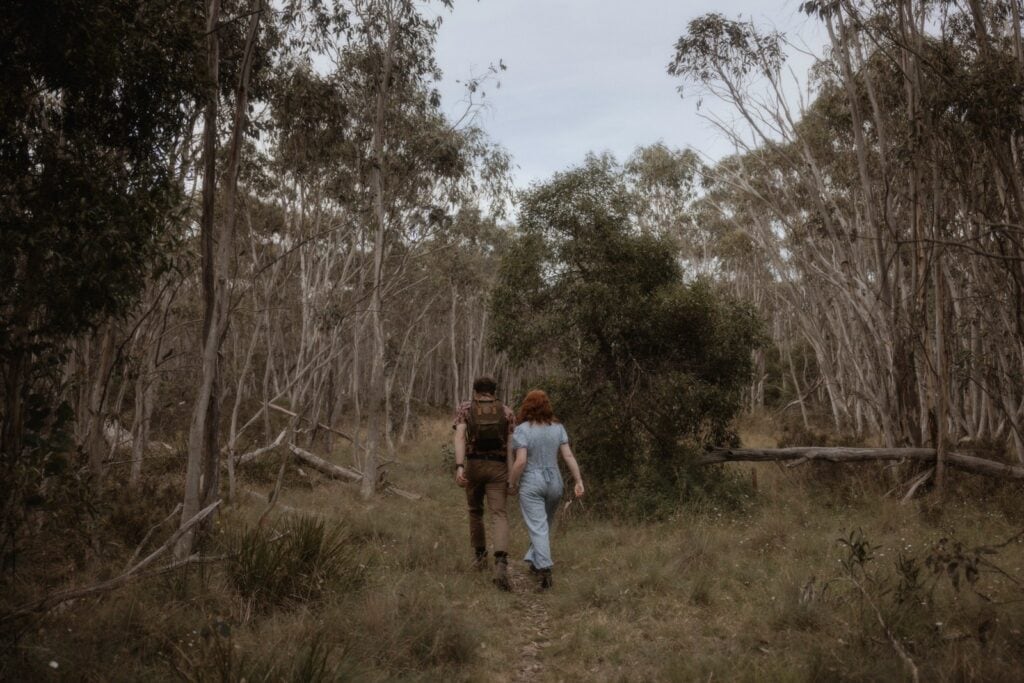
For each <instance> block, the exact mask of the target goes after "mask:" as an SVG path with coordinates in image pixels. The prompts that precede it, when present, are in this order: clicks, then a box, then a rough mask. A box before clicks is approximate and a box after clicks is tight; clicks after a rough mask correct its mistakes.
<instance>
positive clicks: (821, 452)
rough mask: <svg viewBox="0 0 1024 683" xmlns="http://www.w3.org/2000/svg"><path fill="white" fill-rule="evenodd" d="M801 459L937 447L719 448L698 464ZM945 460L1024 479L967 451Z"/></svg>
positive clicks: (930, 456)
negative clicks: (966, 453)
mask: <svg viewBox="0 0 1024 683" xmlns="http://www.w3.org/2000/svg"><path fill="white" fill-rule="evenodd" d="M779 460H798V461H801V462H810V461H812V460H824V461H827V462H834V463H849V462H870V461H877V460H920V461H923V462H934V461H935V449H934V448H843V447H828V448H825V447H819V446H804V447H799V448H716V449H713V450H712V451H710V452H709V453H707V454H705V455H704V456H702V457H700V458H697V464H698V465H714V464H718V463H725V462H772V461H779ZM945 462H946V464H947V465H949V466H951V467H956V468H957V469H960V470H963V471H965V472H971V473H973V474H982V475H985V476H988V477H1001V478H1008V479H1024V467H1021V466H1020V465H1007V464H1005V463H1001V462H996V461H995V460H986V459H985V458H979V457H976V456H973V455H964V454H963V453H946V458H945Z"/></svg>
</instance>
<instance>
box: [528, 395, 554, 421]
mask: <svg viewBox="0 0 1024 683" xmlns="http://www.w3.org/2000/svg"><path fill="white" fill-rule="evenodd" d="M519 421H520V422H537V423H539V424H545V425H549V424H551V423H552V422H556V420H555V411H554V410H552V409H551V401H550V400H548V395H547V394H546V393H544V392H543V391H541V390H540V389H534V390H533V391H531V392H530V393H528V394H527V395H526V398H524V399H523V405H521V406H519Z"/></svg>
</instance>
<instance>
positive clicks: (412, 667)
mask: <svg viewBox="0 0 1024 683" xmlns="http://www.w3.org/2000/svg"><path fill="white" fill-rule="evenodd" d="M336 617H337V618H336V619H332V618H331V617H330V616H328V617H327V618H326V622H327V623H328V624H329V625H330V628H331V629H332V631H333V632H334V633H335V634H336V635H337V636H338V637H339V638H341V639H342V640H343V641H344V643H345V645H346V651H347V652H349V653H350V655H351V656H352V657H353V658H354V659H357V660H359V659H361V660H363V661H369V662H373V664H374V665H375V666H376V667H379V668H381V669H383V670H385V671H387V672H388V673H389V674H390V675H392V676H395V675H403V674H409V673H413V672H423V671H424V670H425V669H432V670H435V671H437V670H456V669H460V668H462V667H464V666H466V665H467V664H469V663H470V662H471V661H472V660H473V659H474V658H475V655H476V649H477V647H478V646H479V642H480V630H479V628H480V627H479V625H476V624H473V623H471V615H470V614H468V613H467V612H466V610H465V609H464V608H455V607H453V606H452V604H451V602H450V601H449V599H448V598H446V597H445V596H444V595H439V594H438V593H437V592H436V591H435V590H434V587H431V586H425V585H413V584H411V583H403V584H402V585H400V586H397V587H396V590H395V591H393V592H387V593H380V592H377V593H371V594H368V595H367V596H366V598H365V599H364V601H363V602H362V604H360V605H359V606H358V607H357V609H356V610H355V613H352V612H351V611H350V610H347V609H346V610H344V611H339V612H338V613H337V614H336ZM369 634H372V637H368V636H369Z"/></svg>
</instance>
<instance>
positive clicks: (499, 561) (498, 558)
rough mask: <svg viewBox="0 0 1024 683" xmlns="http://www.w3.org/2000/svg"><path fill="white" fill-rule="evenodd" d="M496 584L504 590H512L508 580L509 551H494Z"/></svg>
mask: <svg viewBox="0 0 1024 683" xmlns="http://www.w3.org/2000/svg"><path fill="white" fill-rule="evenodd" d="M494 585H495V586H497V587H498V588H500V589H501V590H503V591H510V590H512V584H510V583H509V580H508V553H503V552H500V551H499V552H496V553H494Z"/></svg>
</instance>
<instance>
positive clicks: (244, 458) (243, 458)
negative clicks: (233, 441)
mask: <svg viewBox="0 0 1024 683" xmlns="http://www.w3.org/2000/svg"><path fill="white" fill-rule="evenodd" d="M287 433H288V430H287V429H282V430H281V433H280V434H278V435H277V438H276V439H274V440H273V441H272V442H271V443H269V444H267V445H266V446H263V447H262V448H257V449H256V450H254V451H249V452H248V453H243V454H242V455H237V456H235V462H236V463H237V464H239V465H244V464H246V463H248V462H252V461H253V460H255V459H256V458H258V457H260V456H261V455H263V454H264V453H268V452H270V451H272V450H274V449H275V448H277V447H278V446H280V445H281V442H282V441H284V437H285V435H286V434H287Z"/></svg>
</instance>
